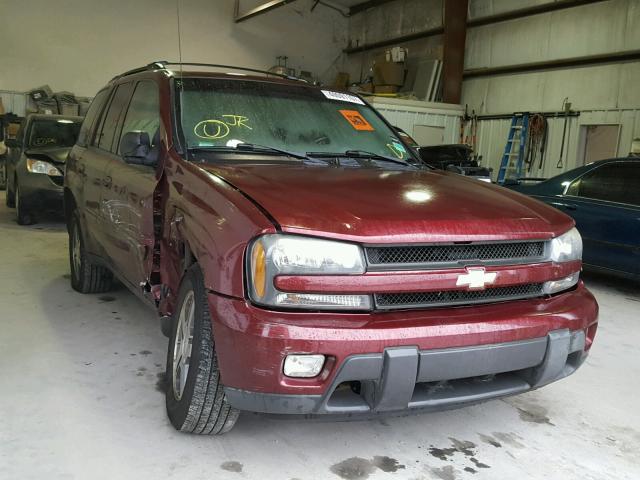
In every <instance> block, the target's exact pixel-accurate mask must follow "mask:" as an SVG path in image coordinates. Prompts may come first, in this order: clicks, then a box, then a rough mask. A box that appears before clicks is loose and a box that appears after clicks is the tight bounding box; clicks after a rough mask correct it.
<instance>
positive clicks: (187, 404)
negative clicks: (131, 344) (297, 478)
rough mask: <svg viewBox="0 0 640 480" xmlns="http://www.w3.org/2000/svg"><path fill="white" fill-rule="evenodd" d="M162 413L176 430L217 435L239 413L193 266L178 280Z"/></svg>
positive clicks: (200, 280)
mask: <svg viewBox="0 0 640 480" xmlns="http://www.w3.org/2000/svg"><path fill="white" fill-rule="evenodd" d="M165 375H166V392H165V394H166V401H167V414H168V415H169V419H170V420H171V423H172V424H173V426H174V427H175V428H176V429H177V430H180V431H183V432H189V433H198V434H204V435H220V434H223V433H226V432H228V431H229V430H231V428H233V426H234V424H235V423H236V420H237V419H238V416H239V414H240V412H239V411H238V410H236V409H235V408H233V407H232V406H231V405H229V403H228V402H227V399H226V396H225V394H224V388H223V386H222V384H221V383H220V371H219V370H218V360H217V358H216V353H215V345H214V342H213V336H212V330H211V313H210V311H209V305H208V303H207V293H206V290H205V288H204V279H203V277H202V272H201V271H200V268H199V267H198V265H197V264H196V265H194V266H192V267H191V268H190V269H189V270H188V271H187V273H186V274H185V278H184V280H183V281H182V285H181V286H180V292H179V294H178V304H177V308H176V313H175V314H174V321H173V328H172V331H171V338H170V339H169V348H168V352H167V368H166V373H165Z"/></svg>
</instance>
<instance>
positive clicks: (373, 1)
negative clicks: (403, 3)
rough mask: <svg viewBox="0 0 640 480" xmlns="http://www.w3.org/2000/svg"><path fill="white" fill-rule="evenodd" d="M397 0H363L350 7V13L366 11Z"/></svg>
mask: <svg viewBox="0 0 640 480" xmlns="http://www.w3.org/2000/svg"><path fill="white" fill-rule="evenodd" d="M393 1H395V0H369V1H367V2H362V3H358V4H356V5H354V6H353V7H351V8H349V15H355V14H356V13H360V12H364V11H365V10H368V9H370V8H373V7H379V6H380V5H384V4H385V3H389V2H393Z"/></svg>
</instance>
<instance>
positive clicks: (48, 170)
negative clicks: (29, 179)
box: [27, 158, 62, 177]
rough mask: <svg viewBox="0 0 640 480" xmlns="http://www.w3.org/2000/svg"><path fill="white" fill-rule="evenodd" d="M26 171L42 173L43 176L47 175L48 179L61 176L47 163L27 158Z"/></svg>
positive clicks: (58, 171) (60, 173)
mask: <svg viewBox="0 0 640 480" xmlns="http://www.w3.org/2000/svg"><path fill="white" fill-rule="evenodd" d="M27 170H28V171H29V172H31V173H42V174H44V175H49V176H50V177H61V176H62V172H60V170H58V169H57V168H56V167H54V166H53V165H51V164H50V163H49V162H44V161H42V160H34V159H33V158H27Z"/></svg>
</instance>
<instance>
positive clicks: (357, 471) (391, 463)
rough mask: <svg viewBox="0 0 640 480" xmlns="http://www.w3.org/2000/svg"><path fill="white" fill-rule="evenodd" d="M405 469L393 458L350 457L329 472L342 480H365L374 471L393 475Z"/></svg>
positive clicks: (381, 456) (377, 456)
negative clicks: (369, 458) (368, 458)
mask: <svg viewBox="0 0 640 480" xmlns="http://www.w3.org/2000/svg"><path fill="white" fill-rule="evenodd" d="M405 468H406V467H405V466H404V465H402V464H401V463H400V462H398V460H396V459H395V458H391V457H387V456H385V455H376V456H375V457H373V459H371V460H367V459H366V458H362V457H351V458H347V459H346V460H343V461H342V462H340V463H336V464H335V465H332V466H331V468H330V470H331V472H332V473H334V474H336V475H338V476H339V477H340V478H342V479H344V480H365V479H366V478H369V475H372V474H373V473H374V472H375V471H376V470H382V471H383V472H385V473H395V472H397V471H398V470H403V469H405Z"/></svg>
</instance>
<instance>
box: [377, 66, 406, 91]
mask: <svg viewBox="0 0 640 480" xmlns="http://www.w3.org/2000/svg"><path fill="white" fill-rule="evenodd" d="M373 84H374V85H396V86H397V87H401V86H402V85H404V63H395V62H376V64H375V65H374V66H373Z"/></svg>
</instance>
